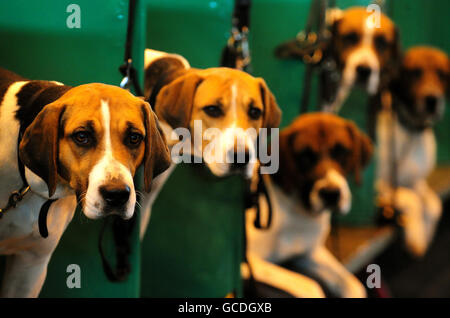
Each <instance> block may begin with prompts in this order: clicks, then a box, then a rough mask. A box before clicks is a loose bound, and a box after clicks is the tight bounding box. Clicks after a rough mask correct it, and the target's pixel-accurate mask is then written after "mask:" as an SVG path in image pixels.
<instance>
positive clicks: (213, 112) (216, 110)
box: [203, 105, 223, 118]
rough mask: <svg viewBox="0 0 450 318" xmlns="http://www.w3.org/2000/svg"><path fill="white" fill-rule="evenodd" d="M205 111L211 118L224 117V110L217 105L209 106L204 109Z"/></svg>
mask: <svg viewBox="0 0 450 318" xmlns="http://www.w3.org/2000/svg"><path fill="white" fill-rule="evenodd" d="M203 111H204V112H205V113H206V115H208V116H209V117H213V118H217V117H221V116H223V111H222V108H220V107H219V106H217V105H209V106H205V107H203Z"/></svg>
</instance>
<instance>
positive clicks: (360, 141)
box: [347, 121, 373, 184]
mask: <svg viewBox="0 0 450 318" xmlns="http://www.w3.org/2000/svg"><path fill="white" fill-rule="evenodd" d="M347 125H348V126H347V127H348V130H349V132H350V136H351V138H352V141H353V153H352V160H351V162H350V169H351V170H353V173H354V176H355V181H356V183H357V184H361V169H362V168H363V167H365V166H366V165H367V164H368V163H369V161H370V159H371V158H372V153H373V146H372V142H371V140H370V138H369V137H368V136H367V135H366V134H364V133H362V132H361V131H360V130H359V129H358V127H356V125H355V124H354V123H353V122H350V121H349V122H348V124H347Z"/></svg>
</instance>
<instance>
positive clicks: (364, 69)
mask: <svg viewBox="0 0 450 318" xmlns="http://www.w3.org/2000/svg"><path fill="white" fill-rule="evenodd" d="M371 73H372V69H371V68H370V67H369V66H367V65H358V67H356V74H357V76H358V81H359V82H362V83H365V82H367V81H368V79H369V77H370V74H371Z"/></svg>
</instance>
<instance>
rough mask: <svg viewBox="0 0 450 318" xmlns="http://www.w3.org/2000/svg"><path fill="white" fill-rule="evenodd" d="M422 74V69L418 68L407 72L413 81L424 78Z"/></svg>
mask: <svg viewBox="0 0 450 318" xmlns="http://www.w3.org/2000/svg"><path fill="white" fill-rule="evenodd" d="M422 73H423V71H422V69H420V68H418V67H417V68H413V69H410V70H407V75H408V76H409V77H410V78H412V79H418V78H420V77H421V76H422Z"/></svg>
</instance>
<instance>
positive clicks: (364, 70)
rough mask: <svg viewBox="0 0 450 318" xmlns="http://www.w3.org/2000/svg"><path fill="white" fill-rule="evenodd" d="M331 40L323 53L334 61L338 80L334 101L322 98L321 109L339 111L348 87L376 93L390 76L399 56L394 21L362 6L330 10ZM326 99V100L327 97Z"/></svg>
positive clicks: (348, 89) (348, 91)
mask: <svg viewBox="0 0 450 318" xmlns="http://www.w3.org/2000/svg"><path fill="white" fill-rule="evenodd" d="M327 20H328V22H329V23H330V25H331V40H330V43H329V46H328V47H327V50H326V52H325V54H326V55H328V56H329V57H331V58H332V60H333V61H334V62H335V63H336V67H337V70H338V73H339V74H340V80H339V82H338V86H337V89H336V92H335V94H333V95H335V98H334V100H330V98H331V97H330V96H328V97H326V98H325V101H324V103H326V105H323V107H324V109H325V110H328V111H332V112H336V113H337V112H339V110H340V108H341V106H342V104H343V103H344V102H345V100H346V98H347V96H348V94H349V93H350V91H351V89H352V87H354V86H355V85H358V86H360V87H362V88H363V89H364V90H365V91H366V92H367V93H368V94H369V95H370V96H373V95H375V94H377V93H378V92H379V91H380V90H381V89H382V88H383V86H385V85H387V83H388V81H389V79H390V78H391V77H392V76H393V71H395V69H396V67H397V65H398V62H399V58H400V47H399V46H400V45H399V36H398V31H397V28H396V26H395V24H394V23H393V22H392V21H391V20H390V19H389V18H388V17H386V16H385V15H384V14H382V13H380V12H377V11H375V12H373V11H369V10H368V9H367V8H365V7H352V8H349V9H347V10H344V11H340V10H330V11H329V14H328V17H327ZM327 99H328V100H327Z"/></svg>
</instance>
